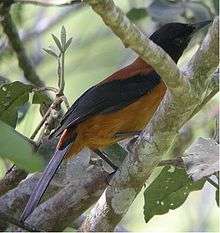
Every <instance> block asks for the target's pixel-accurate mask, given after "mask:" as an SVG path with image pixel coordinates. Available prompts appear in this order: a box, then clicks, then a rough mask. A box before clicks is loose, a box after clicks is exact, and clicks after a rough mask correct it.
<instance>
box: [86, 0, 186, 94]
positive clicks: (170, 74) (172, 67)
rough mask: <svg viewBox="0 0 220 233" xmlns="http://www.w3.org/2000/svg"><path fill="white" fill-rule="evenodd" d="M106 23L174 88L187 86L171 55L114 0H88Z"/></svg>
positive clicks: (170, 87) (126, 45) (169, 86)
mask: <svg viewBox="0 0 220 233" xmlns="http://www.w3.org/2000/svg"><path fill="white" fill-rule="evenodd" d="M86 1H87V2H88V3H89V4H90V6H91V7H92V9H93V10H94V11H95V12H96V13H97V14H99V15H100V16H101V17H102V19H103V21H104V23H105V24H106V25H107V26H108V27H109V28H110V29H111V30H112V31H113V32H114V33H115V34H116V35H117V36H118V37H119V38H120V39H121V40H122V42H123V44H124V45H125V47H129V48H131V49H133V50H134V51H135V52H136V53H137V54H138V55H140V57H141V58H142V59H143V60H145V61H146V62H147V63H148V64H149V65H151V66H152V67H153V68H154V69H155V70H156V71H157V73H158V74H159V75H160V76H161V77H162V78H163V80H164V82H165V83H166V85H167V87H168V88H169V89H170V90H172V89H176V88H178V87H179V86H186V85H187V83H186V82H185V80H184V79H183V78H182V76H181V74H180V72H179V69H178V67H177V65H176V64H175V62H174V61H173V60H172V59H171V58H170V56H169V55H168V54H167V53H166V52H165V51H164V50H163V49H162V48H161V47H159V46H157V45H156V44H155V43H153V42H152V41H151V40H150V39H148V38H147V37H146V35H145V34H144V33H143V32H141V31H140V30H139V29H138V28H137V27H136V26H135V25H134V24H133V23H131V22H130V21H129V19H128V18H127V16H126V15H125V14H124V13H123V12H122V11H121V9H120V8H118V7H117V6H115V5H114V2H113V1H112V0H103V1H101V0H86Z"/></svg>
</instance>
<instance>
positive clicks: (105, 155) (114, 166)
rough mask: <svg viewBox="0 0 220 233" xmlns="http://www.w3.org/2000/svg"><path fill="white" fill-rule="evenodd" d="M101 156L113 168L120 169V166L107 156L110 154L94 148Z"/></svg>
mask: <svg viewBox="0 0 220 233" xmlns="http://www.w3.org/2000/svg"><path fill="white" fill-rule="evenodd" d="M93 151H94V152H95V153H96V154H97V155H98V156H99V157H100V158H102V159H103V160H104V161H105V162H106V163H107V164H108V165H109V166H110V167H111V168H112V169H114V170H115V171H117V170H118V167H117V166H116V165H114V163H112V161H111V160H110V159H109V158H108V157H107V156H108V155H107V154H106V153H105V152H102V151H100V150H98V149H96V150H93Z"/></svg>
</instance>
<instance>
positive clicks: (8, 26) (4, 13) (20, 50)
mask: <svg viewBox="0 0 220 233" xmlns="http://www.w3.org/2000/svg"><path fill="white" fill-rule="evenodd" d="M0 15H1V21H0V23H1V24H2V27H3V31H4V32H5V34H6V35H7V36H8V38H9V41H10V44H11V46H12V48H13V49H14V51H15V52H16V55H17V58H18V64H19V67H20V68H21V69H22V70H23V72H24V76H25V77H26V79H27V80H29V81H30V82H31V83H33V84H35V85H36V86H44V83H43V81H42V80H40V78H39V76H38V75H37V73H36V71H35V69H34V67H33V65H32V63H31V62H30V60H29V58H28V57H27V55H26V52H25V49H24V47H23V44H22V41H21V40H20V38H19V35H18V31H17V28H16V26H15V24H14V22H13V20H12V18H11V15H10V13H9V7H4V6H2V7H0Z"/></svg>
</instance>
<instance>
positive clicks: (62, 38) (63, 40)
mask: <svg viewBox="0 0 220 233" xmlns="http://www.w3.org/2000/svg"><path fill="white" fill-rule="evenodd" d="M60 41H61V44H62V48H64V46H65V44H66V29H65V27H64V26H62V28H61V32H60ZM64 51H65V50H64Z"/></svg>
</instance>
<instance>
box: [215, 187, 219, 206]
mask: <svg viewBox="0 0 220 233" xmlns="http://www.w3.org/2000/svg"><path fill="white" fill-rule="evenodd" d="M215 200H216V204H217V206H218V207H219V188H218V189H216V191H215Z"/></svg>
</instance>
